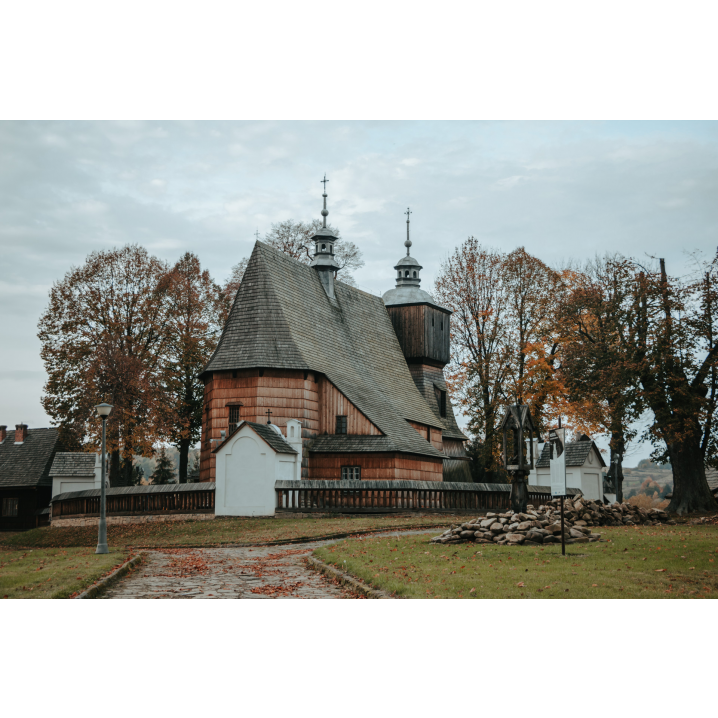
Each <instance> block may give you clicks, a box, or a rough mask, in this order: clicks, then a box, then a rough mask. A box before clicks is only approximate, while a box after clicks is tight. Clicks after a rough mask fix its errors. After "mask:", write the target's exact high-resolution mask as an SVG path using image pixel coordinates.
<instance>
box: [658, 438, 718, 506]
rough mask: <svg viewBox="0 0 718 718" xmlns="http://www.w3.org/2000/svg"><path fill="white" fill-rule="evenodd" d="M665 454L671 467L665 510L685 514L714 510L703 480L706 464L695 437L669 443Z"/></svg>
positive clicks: (710, 496)
mask: <svg viewBox="0 0 718 718" xmlns="http://www.w3.org/2000/svg"><path fill="white" fill-rule="evenodd" d="M668 456H669V457H670V459H671V466H672V467H673V498H672V499H671V503H670V504H669V505H668V509H667V510H668V511H675V512H676V513H677V514H687V513H693V512H696V511H698V512H703V511H715V510H716V509H718V503H716V500H715V498H714V496H713V494H712V493H711V490H710V488H709V487H708V482H707V481H706V467H705V465H704V463H703V452H702V451H701V450H700V442H699V440H698V438H697V437H696V438H695V439H693V440H691V439H686V440H684V441H683V442H682V443H681V444H677V443H676V444H670V445H669V446H668Z"/></svg>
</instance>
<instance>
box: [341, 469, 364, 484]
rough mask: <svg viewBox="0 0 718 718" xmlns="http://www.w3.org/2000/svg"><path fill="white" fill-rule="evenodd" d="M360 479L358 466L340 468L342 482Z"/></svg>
mask: <svg viewBox="0 0 718 718" xmlns="http://www.w3.org/2000/svg"><path fill="white" fill-rule="evenodd" d="M360 479H361V467H360V466H342V481H359V480H360Z"/></svg>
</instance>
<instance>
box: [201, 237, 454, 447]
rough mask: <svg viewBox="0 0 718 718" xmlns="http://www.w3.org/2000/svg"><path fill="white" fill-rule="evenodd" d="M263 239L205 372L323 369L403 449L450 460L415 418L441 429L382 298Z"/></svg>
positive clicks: (246, 272)
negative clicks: (324, 278) (323, 273)
mask: <svg viewBox="0 0 718 718" xmlns="http://www.w3.org/2000/svg"><path fill="white" fill-rule="evenodd" d="M334 288H335V295H336V298H335V300H331V299H329V297H327V295H326V293H325V291H324V288H323V287H322V283H321V281H320V279H319V277H318V276H317V272H316V271H315V270H314V269H312V267H309V266H307V265H306V264H302V263H301V262H298V261H297V260H295V259H292V258H291V257H289V256H288V255H286V254H284V253H283V252H280V251H279V250H276V249H273V248H272V247H270V246H268V245H266V244H264V243H263V242H259V241H258V242H257V243H256V244H255V246H254V250H253V252H252V256H251V258H250V260H249V264H248V265H247V270H246V271H245V274H244V279H243V281H242V284H241V286H240V288H239V291H238V293H237V298H236V299H235V302H234V305H233V307H232V311H231V312H230V316H229V319H228V320H227V323H226V325H225V327H224V331H223V333H222V337H221V339H220V341H219V345H218V346H217V349H216V351H215V353H214V354H213V356H212V358H211V359H210V361H209V363H208V364H207V366H206V367H205V369H204V372H203V374H204V373H206V372H212V371H231V370H235V369H249V368H254V367H266V368H275V369H300V370H306V371H316V372H320V373H322V374H324V375H326V377H327V378H328V379H329V381H331V382H332V384H334V386H336V388H337V389H339V391H341V392H342V393H343V394H344V395H345V396H346V397H347V399H349V401H351V402H352V404H354V406H356V407H357V408H358V409H359V410H360V411H361V412H362V413H363V414H364V415H365V416H366V417H367V418H368V419H369V420H370V421H371V422H372V423H373V424H374V425H375V426H377V427H378V428H379V430H380V431H381V432H382V433H383V434H384V435H385V436H387V437H388V438H389V439H390V440H391V441H392V442H393V444H394V445H395V446H396V448H397V450H398V451H402V452H410V453H416V454H424V455H428V456H434V457H437V458H443V454H442V453H441V452H440V451H438V450H437V449H435V448H434V447H433V446H432V445H431V444H430V443H429V442H427V441H426V440H425V439H423V438H422V437H421V436H420V435H419V433H418V432H417V431H416V430H415V429H413V428H412V427H411V426H410V425H409V424H408V423H407V420H410V421H415V422H418V423H421V424H427V425H429V426H433V427H437V428H441V423H440V422H439V421H437V418H436V416H435V415H434V413H433V412H432V411H431V409H430V408H429V406H428V405H427V403H426V401H425V400H424V398H423V397H422V396H421V394H420V393H419V391H418V389H417V388H416V385H415V384H414V381H413V379H412V378H411V374H410V373H409V368H408V366H407V364H406V360H405V358H404V355H403V353H402V351H401V347H400V346H399V341H398V339H397V338H396V334H395V333H394V327H393V326H392V323H391V320H390V319H389V315H388V314H387V311H386V308H385V306H384V303H383V301H382V299H381V298H380V297H377V296H374V295H372V294H368V293H367V292H363V291H361V290H359V289H357V288H355V287H351V286H349V285H347V284H344V283H343V282H340V281H337V282H336V283H335V285H334Z"/></svg>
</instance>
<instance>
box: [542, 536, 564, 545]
mask: <svg viewBox="0 0 718 718" xmlns="http://www.w3.org/2000/svg"><path fill="white" fill-rule="evenodd" d="M560 541H561V539H558V538H556V537H555V536H554V535H553V534H549V535H548V536H544V537H543V542H544V543H560Z"/></svg>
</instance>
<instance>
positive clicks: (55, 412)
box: [38, 245, 169, 486]
mask: <svg viewBox="0 0 718 718" xmlns="http://www.w3.org/2000/svg"><path fill="white" fill-rule="evenodd" d="M168 287H169V281H168V273H167V265H166V264H165V263H164V262H161V261H160V260H159V259H157V258H156V257H152V256H150V255H149V254H148V253H147V251H146V250H145V249H143V248H142V247H139V246H137V245H126V246H124V247H122V248H120V249H111V250H107V251H103V252H93V253H92V254H90V255H89V256H88V257H87V259H86V261H85V263H84V265H82V266H81V267H76V268H73V269H71V270H70V271H69V272H67V274H66V275H65V277H64V278H63V279H62V280H60V281H58V282H56V283H55V284H54V285H53V287H52V289H51V290H50V303H49V306H48V307H47V309H46V310H45V312H44V313H43V314H42V316H41V318H40V321H39V324H38V330H39V331H38V337H39V338H40V342H41V344H42V350H41V356H42V359H43V362H44V364H45V370H46V372H47V375H48V381H47V383H46V384H45V392H44V396H43V399H42V403H43V406H44V408H45V411H47V413H48V414H49V415H50V417H52V419H53V420H54V421H55V422H56V423H57V424H58V425H59V428H60V433H61V436H62V437H63V439H64V441H65V443H66V445H67V446H68V447H75V448H81V447H85V448H88V449H90V448H93V449H95V448H97V447H98V446H99V434H100V428H101V422H100V421H99V420H98V419H97V418H96V417H95V416H94V413H93V406H94V405H95V404H98V403H100V402H102V401H106V402H108V403H110V404H113V406H114V409H113V411H112V414H111V415H110V418H109V420H108V427H107V428H108V452H109V453H110V457H111V461H110V481H111V483H112V485H113V486H114V485H129V484H130V483H131V478H132V469H133V466H132V462H133V456H134V455H135V454H140V455H143V456H151V455H152V453H153V445H154V443H155V442H156V441H158V440H159V439H160V437H161V435H162V426H161V411H160V407H161V404H162V389H161V384H160V381H159V374H160V372H159V369H160V364H161V357H162V352H163V349H164V343H165V340H166V336H167V332H166V326H167V321H168V313H167V309H168V302H167V290H168Z"/></svg>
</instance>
